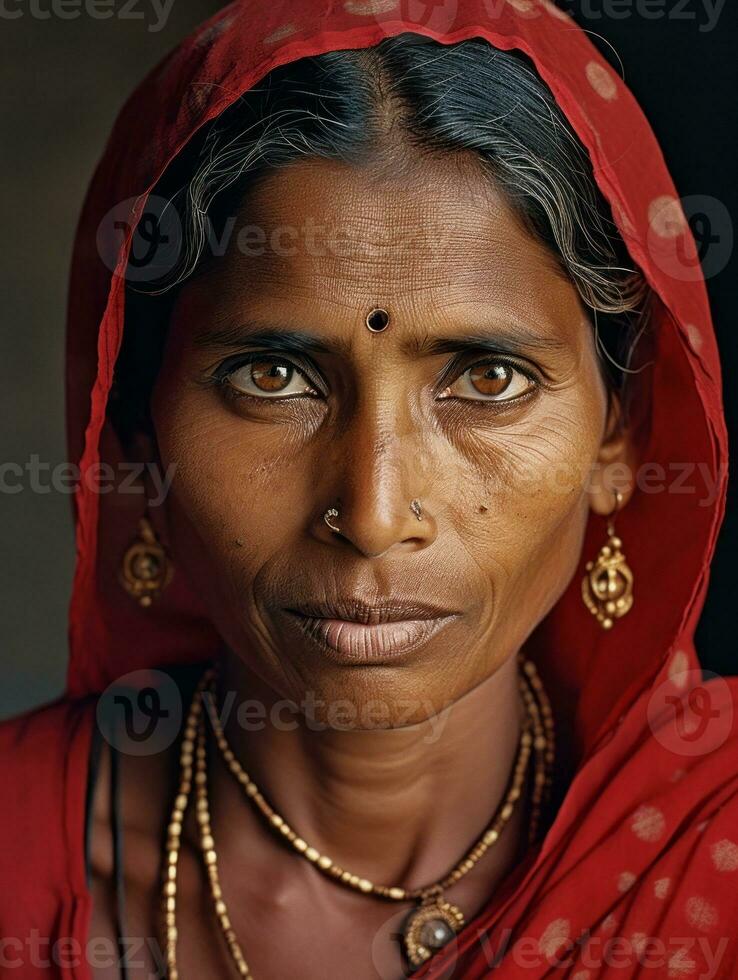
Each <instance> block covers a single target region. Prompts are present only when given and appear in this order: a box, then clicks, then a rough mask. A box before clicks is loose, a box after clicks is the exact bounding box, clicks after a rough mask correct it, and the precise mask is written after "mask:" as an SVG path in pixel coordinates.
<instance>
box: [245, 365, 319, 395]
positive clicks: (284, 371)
mask: <svg viewBox="0 0 738 980" xmlns="http://www.w3.org/2000/svg"><path fill="white" fill-rule="evenodd" d="M226 380H227V382H228V384H229V385H230V386H231V388H233V389H235V391H236V392H238V393H239V394H243V395H251V396H252V397H254V398H280V397H281V398H287V397H292V396H295V395H315V394H317V392H316V391H315V388H314V387H313V386H312V384H310V382H309V381H308V379H307V378H306V377H305V375H304V374H303V373H302V372H301V371H300V370H299V369H298V368H297V367H295V365H294V364H291V363H290V362H289V361H285V360H282V359H278V358H274V357H271V358H269V357H261V358H259V359H258V360H257V359H254V360H252V361H248V362H247V363H245V364H241V365H240V366H239V367H236V368H234V369H233V370H232V371H230V372H229V373H228V375H227V376H226Z"/></svg>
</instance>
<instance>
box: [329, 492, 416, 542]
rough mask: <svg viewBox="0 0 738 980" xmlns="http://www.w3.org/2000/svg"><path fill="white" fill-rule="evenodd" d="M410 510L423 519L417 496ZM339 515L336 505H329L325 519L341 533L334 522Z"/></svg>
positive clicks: (411, 502) (411, 503)
mask: <svg viewBox="0 0 738 980" xmlns="http://www.w3.org/2000/svg"><path fill="white" fill-rule="evenodd" d="M410 510H411V511H412V512H413V514H415V516H416V517H417V518H418V520H419V521H422V520H423V508H422V507H421V506H420V501H419V500H418V499H417V497H416V498H414V499H413V500H411V501H410ZM337 517H338V510H337V508H336V507H329V508H328V510H327V511H326V512H325V514H323V520H324V521H325V523H326V524H327V525H328V527H329V528H330V529H331V531H335V532H336V533H337V534H340V533H341V529H340V527H338V526H337V525H336V524H334V523H333V522H334V520H335V519H336V518H337Z"/></svg>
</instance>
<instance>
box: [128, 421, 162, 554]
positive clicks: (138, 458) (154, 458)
mask: <svg viewBox="0 0 738 980" xmlns="http://www.w3.org/2000/svg"><path fill="white" fill-rule="evenodd" d="M126 455H127V457H128V460H129V462H130V463H132V464H133V465H134V466H135V467H136V470H137V472H138V473H139V476H138V482H139V483H140V484H142V485H143V489H144V499H145V501H146V516H147V517H148V519H149V520H150V521H151V524H152V527H153V528H154V531H155V532H156V534H157V537H158V538H159V539H160V540H161V541H162V542H164V543H165V542H166V541H167V540H168V537H167V533H168V521H167V507H166V494H163V490H164V488H166V487H167V486H168V484H167V482H166V481H165V473H164V470H163V468H162V465H161V462H160V457H159V446H158V444H157V441H156V435H155V434H154V432H153V430H148V429H146V430H144V429H139V430H137V431H136V432H135V434H134V435H132V436H131V437H130V439H129V440H128V442H127V444H126Z"/></svg>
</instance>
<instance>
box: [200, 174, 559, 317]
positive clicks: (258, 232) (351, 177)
mask: <svg viewBox="0 0 738 980" xmlns="http://www.w3.org/2000/svg"><path fill="white" fill-rule="evenodd" d="M233 217H235V223H233V222H232V231H231V234H230V237H229V241H228V248H227V251H226V253H225V257H224V258H223V259H222V260H219V261H216V262H214V263H211V265H210V267H209V270H208V273H207V274H206V276H205V279H207V280H212V277H213V276H217V277H218V280H219V283H218V295H219V297H220V299H221V301H222V302H226V301H227V300H228V299H229V298H233V299H234V300H235V299H236V298H237V297H240V300H241V301H243V298H244V294H245V293H246V294H247V295H248V302H249V305H259V304H260V303H270V304H273V303H275V302H277V303H279V304H280V305H289V304H290V303H303V304H304V303H305V302H306V301H309V302H310V303H317V304H324V303H325V304H338V305H349V306H350V307H351V308H353V309H355V308H356V307H357V305H358V306H359V307H364V306H367V305H369V306H371V305H374V304H375V303H378V302H388V303H389V302H391V301H394V302H396V303H398V302H406V303H408V304H411V305H412V306H413V308H415V309H418V308H424V307H425V308H427V307H428V306H432V307H434V308H436V309H437V310H440V309H447V308H450V307H453V306H455V305H458V304H461V303H466V304H479V303H484V304H489V303H491V302H492V303H495V304H497V305H501V306H503V307H504V306H505V305H506V304H509V305H510V306H519V305H520V304H524V305H525V306H526V308H528V309H530V311H531V312H532V313H535V311H536V307H537V306H540V307H541V310H542V311H543V310H544V309H545V310H547V311H548V312H549V313H550V312H551V311H552V309H554V308H556V307H562V308H565V307H567V306H568V307H571V305H572V303H574V304H575V305H576V303H577V297H576V293H575V290H574V288H573V286H572V284H571V282H570V281H569V280H568V279H567V277H566V276H565V275H564V274H563V273H562V271H561V269H560V268H559V267H558V265H557V263H556V261H555V259H554V257H553V256H552V254H551V253H550V252H549V250H548V249H547V248H545V247H544V246H543V245H542V244H541V243H540V242H539V241H538V240H537V239H535V238H534V237H533V236H532V235H531V234H530V233H529V232H528V231H527V230H526V229H525V228H524V226H523V224H522V222H521V221H520V220H519V219H518V217H517V216H516V215H515V213H514V212H513V210H512V209H511V207H510V205H509V204H508V202H507V201H506V199H505V197H504V196H503V194H502V193H500V192H499V191H498V190H497V189H496V187H495V186H494V184H493V182H492V180H491V179H490V177H489V176H487V175H486V174H484V173H483V171H482V169H481V166H480V164H479V162H478V161H477V160H476V158H474V157H472V156H471V155H470V154H454V155H451V154H444V155H433V156H428V157H423V158H419V159H418V160H417V161H415V162H413V163H412V164H411V165H408V164H407V162H404V163H402V164H400V165H398V167H397V169H396V171H395V172H393V170H392V168H391V166H387V165H386V164H383V165H382V166H381V167H376V168H374V167H372V166H365V167H357V166H353V165H350V164H347V163H343V162H340V161H332V160H315V159H310V160H304V161H300V162H297V163H293V164H290V165H289V166H287V167H284V168H282V169H280V170H277V171H274V172H271V173H269V174H268V175H267V176H265V177H263V178H262V179H261V180H260V181H259V182H258V183H257V185H256V186H255V187H253V188H252V189H251V191H250V192H249V193H248V194H247V196H246V198H245V200H244V201H243V202H242V204H241V206H240V209H239V211H238V214H237V215H235V216H233Z"/></svg>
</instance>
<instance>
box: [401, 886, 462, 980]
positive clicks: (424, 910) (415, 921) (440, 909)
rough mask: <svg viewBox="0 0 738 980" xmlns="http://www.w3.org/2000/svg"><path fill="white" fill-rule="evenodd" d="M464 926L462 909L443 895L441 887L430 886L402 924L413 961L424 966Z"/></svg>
mask: <svg viewBox="0 0 738 980" xmlns="http://www.w3.org/2000/svg"><path fill="white" fill-rule="evenodd" d="M463 927H464V914H463V912H462V911H461V909H459V908H457V906H456V905H452V904H451V902H447V901H446V900H445V899H444V897H443V889H441V888H440V887H438V888H434V889H429V890H428V891H427V892H426V894H425V896H424V897H423V899H422V900H421V903H420V905H419V906H418V907H417V908H415V909H413V910H412V912H410V914H409V915H408V917H407V919H406V920H405V925H404V926H403V930H402V942H403V948H404V952H405V956H406V957H407V960H408V962H409V963H410V965H411V966H413V967H418V966H421V964H423V963H425V961H426V960H428V959H430V957H431V956H433V954H434V953H436V952H438V950H439V949H441V947H443V946H445V945H446V943H448V942H450V940H452V939H453V938H454V936H455V935H456V934H457V932H459V931H460V930H461V929H462V928H463Z"/></svg>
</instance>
